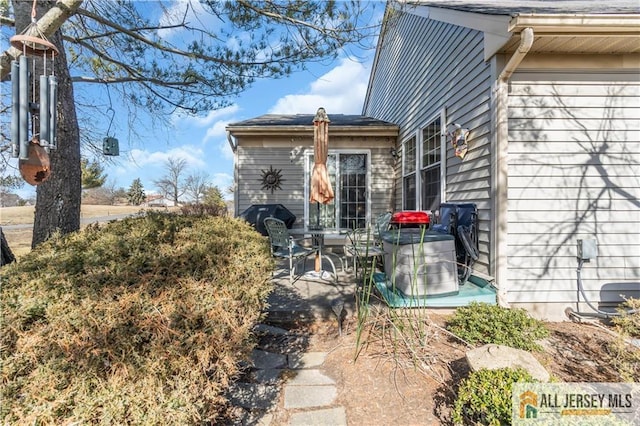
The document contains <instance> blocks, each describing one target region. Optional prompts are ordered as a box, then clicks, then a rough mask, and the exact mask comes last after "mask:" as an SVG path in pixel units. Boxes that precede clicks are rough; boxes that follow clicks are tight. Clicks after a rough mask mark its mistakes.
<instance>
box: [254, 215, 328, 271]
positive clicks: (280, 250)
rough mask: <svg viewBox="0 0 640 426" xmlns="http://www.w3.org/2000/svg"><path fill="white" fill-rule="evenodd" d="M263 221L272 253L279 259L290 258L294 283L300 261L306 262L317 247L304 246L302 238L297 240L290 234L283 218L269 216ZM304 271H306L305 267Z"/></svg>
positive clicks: (290, 269)
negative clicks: (301, 243)
mask: <svg viewBox="0 0 640 426" xmlns="http://www.w3.org/2000/svg"><path fill="white" fill-rule="evenodd" d="M263 223H264V227H265V229H266V230H267V234H268V235H269V242H270V247H271V255H272V256H273V257H275V258H278V259H289V282H290V283H293V282H294V281H295V280H294V277H295V268H296V267H297V266H298V264H299V263H300V262H305V261H306V259H307V257H309V256H311V255H313V254H315V253H316V250H315V248H312V247H303V246H301V245H300V244H298V241H300V240H295V239H294V238H293V237H292V236H291V235H290V234H289V229H288V228H287V225H286V224H285V223H284V222H283V221H282V220H280V219H276V218H275V217H268V218H266V219H265V220H264V222H263ZM302 273H304V268H303V271H302ZM299 277H300V276H298V278H299ZM296 279H297V278H296Z"/></svg>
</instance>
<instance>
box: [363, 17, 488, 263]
mask: <svg viewBox="0 0 640 426" xmlns="http://www.w3.org/2000/svg"><path fill="white" fill-rule="evenodd" d="M381 37H383V39H382V41H381V43H380V45H379V50H378V53H377V58H376V59H377V61H376V64H375V68H374V71H373V74H372V76H371V78H372V81H371V82H370V84H369V93H368V96H367V101H366V104H365V106H364V111H363V113H364V115H367V116H370V117H373V118H377V119H380V120H384V121H388V122H392V123H394V124H398V125H399V126H400V137H399V138H398V139H399V140H403V139H404V138H406V137H407V136H408V135H411V134H413V133H414V132H416V131H417V130H418V129H419V128H420V126H424V125H425V124H426V122H427V120H428V119H430V118H432V117H434V116H436V115H437V114H438V113H439V112H440V111H441V110H442V108H446V111H447V113H446V115H447V119H446V121H447V123H453V122H455V123H459V124H461V125H462V126H463V127H466V128H468V129H470V131H471V133H470V136H469V146H470V149H469V152H468V153H467V155H466V157H465V158H464V161H462V160H460V159H458V158H457V157H455V156H454V154H453V150H452V149H451V147H450V146H447V159H446V167H447V169H446V170H447V172H446V174H447V178H446V194H445V197H446V199H445V201H449V202H455V201H460V202H462V201H464V202H474V203H476V204H477V205H478V209H479V219H480V224H479V239H480V250H481V257H480V260H479V261H478V263H476V269H478V270H479V271H480V272H484V273H488V272H489V254H488V251H489V245H490V220H491V217H492V215H491V210H490V209H491V202H490V199H491V189H490V179H489V174H490V169H489V167H490V157H491V152H490V139H491V138H490V131H491V125H490V124H491V114H490V99H491V71H490V66H489V64H488V63H485V62H484V53H483V35H482V33H481V32H478V31H475V30H471V29H468V28H463V27H459V26H455V25H450V24H446V23H443V22H438V21H432V20H429V19H425V18H423V17H419V16H416V15H413V14H411V13H402V14H400V16H399V17H398V18H397V21H394V22H393V23H391V24H390V25H389V26H387V28H386V29H385V32H384V33H383V35H381ZM444 124H446V123H443V125H444ZM400 163H401V161H398V164H397V168H396V193H395V209H396V210H397V209H401V208H402V204H401V203H402V181H401V173H402V170H401V167H400Z"/></svg>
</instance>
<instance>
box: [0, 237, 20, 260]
mask: <svg viewBox="0 0 640 426" xmlns="http://www.w3.org/2000/svg"><path fill="white" fill-rule="evenodd" d="M0 246H1V247H0V253H1V258H0V266H4V265H8V264H10V263H11V262H15V261H16V257H15V256H14V255H13V252H12V251H11V248H10V247H9V243H8V242H7V239H6V238H5V237H4V232H2V228H0Z"/></svg>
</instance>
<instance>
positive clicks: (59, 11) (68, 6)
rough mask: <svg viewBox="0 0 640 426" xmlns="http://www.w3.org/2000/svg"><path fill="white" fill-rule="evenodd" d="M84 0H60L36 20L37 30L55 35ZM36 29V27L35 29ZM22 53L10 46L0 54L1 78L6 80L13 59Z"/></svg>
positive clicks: (47, 34)
mask: <svg viewBox="0 0 640 426" xmlns="http://www.w3.org/2000/svg"><path fill="white" fill-rule="evenodd" d="M82 1H83V0H58V1H57V2H56V5H55V6H53V7H52V8H51V9H49V11H47V13H45V14H44V15H43V16H42V18H40V19H39V20H38V21H37V22H36V24H35V25H36V27H37V30H38V31H40V32H41V33H42V34H44V35H45V36H46V37H50V36H51V35H53V34H54V33H55V32H56V31H58V29H59V28H60V27H61V26H62V24H63V23H64V22H65V21H66V20H67V19H69V17H71V16H72V15H74V14H75V13H76V11H77V10H78V9H79V8H80V5H81V4H82ZM34 31H35V29H34ZM20 55H22V52H21V51H20V49H16V48H15V47H13V46H12V47H10V48H9V49H7V50H5V51H4V52H3V53H2V55H1V56H0V80H4V79H5V78H6V77H7V76H8V75H9V74H10V73H11V61H13V60H14V59H17V58H18V57H20Z"/></svg>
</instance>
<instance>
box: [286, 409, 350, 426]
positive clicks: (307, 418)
mask: <svg viewBox="0 0 640 426" xmlns="http://www.w3.org/2000/svg"><path fill="white" fill-rule="evenodd" d="M325 425H332V426H347V413H346V412H345V410H344V407H338V408H327V409H324V410H313V411H305V412H304V413H295V414H292V415H291V419H290V420H289V426H325Z"/></svg>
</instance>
